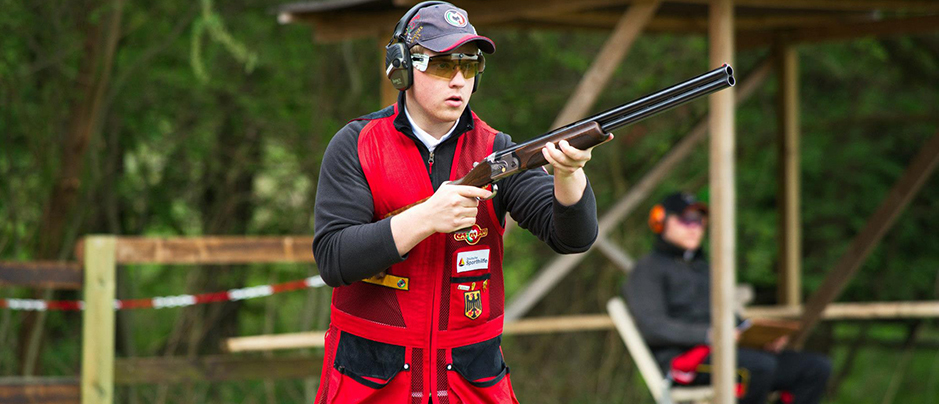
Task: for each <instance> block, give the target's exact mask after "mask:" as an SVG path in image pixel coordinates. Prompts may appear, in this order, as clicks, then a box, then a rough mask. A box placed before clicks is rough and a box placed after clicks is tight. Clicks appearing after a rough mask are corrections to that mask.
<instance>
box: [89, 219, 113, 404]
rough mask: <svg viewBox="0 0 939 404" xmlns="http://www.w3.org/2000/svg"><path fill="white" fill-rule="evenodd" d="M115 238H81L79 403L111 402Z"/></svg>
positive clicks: (102, 403) (106, 403) (99, 403)
mask: <svg viewBox="0 0 939 404" xmlns="http://www.w3.org/2000/svg"><path fill="white" fill-rule="evenodd" d="M115 244H116V241H115V238H114V237H113V236H90V237H86V238H85V254H84V260H85V293H84V295H85V310H84V313H82V368H81V396H82V404H110V403H112V402H113V401H114V297H115V296H116V293H115V289H116V288H115V264H114V262H115V253H114V251H115Z"/></svg>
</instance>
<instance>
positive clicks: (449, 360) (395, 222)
mask: <svg viewBox="0 0 939 404" xmlns="http://www.w3.org/2000/svg"><path fill="white" fill-rule="evenodd" d="M387 50H388V53H387V55H386V68H387V70H386V72H387V73H388V76H389V78H390V79H391V81H392V83H393V84H394V85H395V86H396V87H397V88H398V89H400V90H401V92H400V94H399V97H398V101H397V103H396V105H392V106H389V107H387V108H385V109H382V110H380V111H377V112H374V113H372V114H369V115H366V116H364V117H361V118H358V119H356V120H353V121H351V122H350V123H349V124H348V125H346V126H345V127H344V128H343V129H341V130H340V131H339V132H338V133H337V134H336V136H335V137H334V138H333V139H332V141H330V144H329V146H328V147H327V149H326V153H325V156H324V158H323V165H322V167H323V169H322V172H321V174H320V179H319V183H318V185H317V186H318V189H317V197H316V207H315V220H316V222H315V223H316V224H315V231H316V236H315V238H314V242H313V250H314V255H315V256H316V260H317V264H318V266H319V268H320V272H321V274H322V276H323V279H324V280H325V281H326V283H327V284H329V285H330V286H333V287H334V288H335V289H333V298H332V307H331V312H330V320H331V324H330V328H329V331H328V332H327V336H326V358H325V362H324V364H323V373H322V379H321V383H320V388H319V392H318V394H317V401H316V402H317V403H333V402H339V403H353V402H355V403H359V402H381V403H420V404H425V403H428V402H431V403H459V402H465V403H515V402H517V400H516V398H515V394H514V393H513V391H512V387H511V383H510V380H509V377H508V373H509V369H508V367H507V366H506V365H505V362H504V360H503V356H502V351H501V334H502V323H503V307H504V302H505V297H504V287H503V276H502V251H503V249H502V247H503V246H502V232H503V226H504V223H505V215H506V213H511V215H512V217H513V218H514V219H516V220H517V221H518V223H519V225H520V226H521V227H523V228H526V229H528V230H530V231H531V232H532V233H534V234H535V235H537V236H538V237H539V238H540V239H541V240H543V241H545V242H546V243H547V244H548V245H549V246H551V248H552V249H554V250H555V251H557V252H560V253H576V252H582V251H586V250H587V249H588V248H589V247H590V245H591V244H592V243H593V241H594V240H595V238H596V236H597V219H596V203H595V199H594V195H593V192H592V190H591V188H590V186H589V184H588V182H587V178H586V176H585V174H584V171H583V166H584V164H585V163H586V162H587V161H588V160H589V159H590V154H591V152H590V150H578V149H576V148H573V147H571V146H570V145H568V144H567V143H566V142H561V144H559V145H554V144H548V145H546V146H545V148H544V149H543V154H544V156H545V158H546V160H547V161H548V162H549V163H550V164H551V165H552V166H553V167H554V175H553V176H550V175H548V174H547V172H546V171H544V170H529V171H526V172H523V173H521V174H518V175H515V176H512V177H508V178H505V179H503V180H501V181H500V182H499V183H498V186H499V188H498V192H497V193H495V194H494V193H493V192H492V191H490V190H487V189H480V188H475V187H469V186H460V185H453V184H449V183H448V182H449V181H453V180H456V179H459V178H461V177H462V176H463V175H465V174H466V173H467V172H468V171H469V170H470V169H471V168H472V167H473V163H475V162H477V161H480V160H482V159H483V158H484V157H485V156H487V155H489V154H491V153H492V152H493V151H498V150H502V149H504V148H507V147H510V146H512V145H513V144H514V143H513V142H512V140H511V139H510V138H509V136H508V135H506V134H504V133H501V132H498V131H496V130H494V129H492V128H491V127H490V126H489V125H487V124H486V123H485V122H483V121H482V120H481V119H479V117H477V116H476V115H475V114H474V113H473V112H472V111H471V110H470V108H469V101H470V98H471V97H472V96H473V93H474V91H475V89H476V88H478V87H479V79H480V73H482V72H483V70H484V68H485V59H484V55H483V53H487V54H491V53H493V52H494V51H495V44H494V43H493V42H492V40H490V39H489V38H486V37H483V36H479V35H478V34H477V33H476V30H475V29H474V28H473V26H472V25H471V24H470V23H469V20H468V16H467V14H466V12H465V11H464V10H462V9H459V8H457V7H455V6H453V5H452V4H449V3H443V2H425V3H420V4H418V5H416V6H414V8H412V9H411V10H410V11H409V12H408V13H407V14H405V16H404V17H402V19H401V21H399V23H398V25H397V26H396V29H395V34H394V37H393V38H392V41H391V43H390V44H389V45H388V48H387ZM425 198H426V199H425ZM467 229H468V230H467ZM561 229H563V231H561Z"/></svg>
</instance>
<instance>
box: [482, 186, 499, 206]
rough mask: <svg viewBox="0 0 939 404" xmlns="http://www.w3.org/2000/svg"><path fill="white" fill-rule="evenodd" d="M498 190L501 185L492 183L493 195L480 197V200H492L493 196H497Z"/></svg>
mask: <svg viewBox="0 0 939 404" xmlns="http://www.w3.org/2000/svg"><path fill="white" fill-rule="evenodd" d="M497 192H499V186H498V185H496V184H492V195H489V197H488V198H485V199H479V200H480V202H481V201H488V200H490V199H492V198H495V197H496V193H497Z"/></svg>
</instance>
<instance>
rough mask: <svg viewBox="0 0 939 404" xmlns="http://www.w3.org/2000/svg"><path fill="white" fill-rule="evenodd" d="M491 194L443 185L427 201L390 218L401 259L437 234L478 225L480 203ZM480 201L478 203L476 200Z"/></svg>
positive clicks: (470, 187)
mask: <svg viewBox="0 0 939 404" xmlns="http://www.w3.org/2000/svg"><path fill="white" fill-rule="evenodd" d="M490 196H492V192H491V191H488V190H485V189H482V188H477V187H473V186H468V185H452V184H449V183H444V184H443V185H441V186H440V188H437V192H434V194H433V195H431V197H430V198H428V199H427V200H426V201H424V202H422V203H420V204H417V205H415V206H413V207H411V208H410V209H408V210H405V211H404V212H401V213H400V214H398V215H396V216H394V217H392V218H391V234H392V235H393V236H394V240H395V246H396V247H397V248H398V253H399V254H401V255H402V256H403V255H405V254H407V253H408V251H411V249H412V248H414V246H416V245H417V244H418V243H420V242H421V241H423V240H424V239H425V238H427V237H429V236H430V235H432V234H434V233H452V232H454V231H457V230H460V229H465V228H467V227H470V226H472V225H473V224H475V223H476V213H477V211H478V206H479V200H480V199H486V198H489V197H490ZM477 198H478V199H477Z"/></svg>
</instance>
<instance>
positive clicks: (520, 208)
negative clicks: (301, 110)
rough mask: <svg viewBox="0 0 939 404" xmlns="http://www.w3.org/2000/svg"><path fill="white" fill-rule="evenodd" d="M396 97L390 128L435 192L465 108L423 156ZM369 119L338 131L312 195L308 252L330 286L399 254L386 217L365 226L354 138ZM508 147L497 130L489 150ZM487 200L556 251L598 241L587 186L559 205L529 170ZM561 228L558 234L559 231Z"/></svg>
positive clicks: (369, 213) (366, 192) (368, 206)
mask: <svg viewBox="0 0 939 404" xmlns="http://www.w3.org/2000/svg"><path fill="white" fill-rule="evenodd" d="M404 100H405V98H404V95H403V93H402V94H401V95H400V96H399V97H398V110H399V111H402V112H401V113H399V114H398V116H397V117H396V118H395V120H394V125H395V128H396V129H398V130H399V131H401V132H402V133H404V134H406V135H407V136H409V137H410V138H412V139H413V140H414V142H415V144H417V147H418V149H419V150H420V152H421V156H422V157H423V159H424V164H425V167H426V168H427V170H428V175H429V176H430V179H431V183H432V184H433V186H434V189H435V190H436V189H437V188H438V187H440V185H441V184H442V183H443V182H444V181H447V180H448V179H449V178H450V168H451V166H452V162H453V157H454V155H455V153H456V144H457V140H458V139H459V137H460V136H463V135H464V134H465V133H466V132H468V131H470V130H472V129H473V119H472V115H471V114H472V113H471V112H470V108H469V107H467V108H466V110H464V111H463V115H462V116H461V117H460V120H459V122H458V123H457V127H456V129H455V130H454V132H453V134H452V135H451V136H450V137H449V138H447V139H446V140H444V141H443V142H442V143H441V144H439V145H438V146H437V147H436V149H435V150H434V164H433V166H432V168H431V166H430V165H429V164H428V159H429V157H430V153H429V152H428V150H427V148H426V147H425V146H424V144H423V143H422V142H421V141H420V140H418V139H417V138H416V137H415V136H414V133H413V132H412V130H411V125H410V123H409V122H408V120H407V117H406V116H405V114H404V112H403V106H404ZM393 113H394V108H392V107H390V106H389V107H387V108H385V109H383V110H380V111H377V112H374V113H372V114H370V115H366V116H365V117H364V118H366V119H372V118H378V117H386V116H391V115H392V114H393ZM367 123H368V121H363V120H356V121H352V122H350V123H349V124H348V125H346V126H345V127H343V128H342V129H341V130H340V131H339V132H337V133H336V135H335V136H334V137H333V139H332V140H331V141H330V142H329V146H327V148H326V153H325V155H324V156H323V164H322V170H321V171H320V177H319V182H318V183H317V190H316V207H315V209H314V220H315V224H314V231H315V236H314V238H313V253H314V256H315V257H316V262H317V266H319V269H320V275H322V277H323V280H324V281H326V283H327V284H328V285H330V286H334V287H335V286H341V285H349V284H351V283H353V282H356V281H358V280H361V279H364V278H368V277H370V276H372V275H375V274H377V273H379V272H381V271H383V270H385V269H386V268H388V267H390V266H391V265H392V264H396V263H398V262H401V261H403V260H404V259H405V258H406V257H402V256H400V255H399V254H398V249H397V247H396V246H395V243H394V238H393V237H392V234H391V219H390V218H387V219H383V220H379V221H377V222H372V217H373V203H372V194H371V190H370V188H369V186H368V183H367V181H366V180H365V174H364V173H363V171H362V165H361V163H360V162H359V159H358V151H357V141H358V136H359V133H360V132H361V130H362V129H363V128H364V127H365V125H366V124H367ZM514 144H515V143H513V142H512V139H511V138H510V137H509V135H506V134H505V133H501V132H500V133H499V134H498V135H497V137H496V139H495V145H494V147H493V149H494V150H497V151H498V150H502V149H505V148H508V147H511V146H513V145H514ZM498 184H499V192H498V193H497V194H496V197H495V198H494V199H493V203H494V207H495V209H496V214H497V215H498V217H499V218H500V221H501V222H502V223H503V224H504V223H505V214H506V213H511V214H512V218H513V219H515V220H516V221H517V222H518V224H519V226H521V227H522V228H525V229H528V230H529V231H531V232H532V233H533V234H534V235H535V236H537V237H538V238H539V239H541V240H542V241H544V242H546V243H547V244H548V245H549V246H550V247H551V248H552V249H553V250H554V251H557V252H559V253H577V252H583V251H586V250H587V249H589V248H590V246H591V245H592V244H593V242H594V240H596V238H597V207H596V200H595V197H594V194H593V190H592V189H591V188H590V184H589V183H588V184H587V188H586V190H585V191H584V195H583V197H582V198H581V199H580V201H579V202H577V203H576V204H574V205H572V206H563V205H561V204H560V203H559V202H558V201H557V200H556V199H555V198H554V179H553V178H552V177H551V176H550V175H548V173H547V172H545V171H544V170H540V169H536V170H528V171H525V172H523V173H521V174H517V175H514V176H511V177H508V178H505V179H503V180H501V181H499V182H498ZM562 229H563V231H562Z"/></svg>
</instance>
